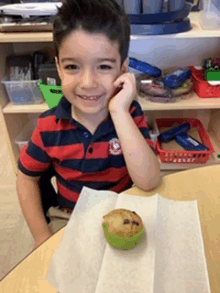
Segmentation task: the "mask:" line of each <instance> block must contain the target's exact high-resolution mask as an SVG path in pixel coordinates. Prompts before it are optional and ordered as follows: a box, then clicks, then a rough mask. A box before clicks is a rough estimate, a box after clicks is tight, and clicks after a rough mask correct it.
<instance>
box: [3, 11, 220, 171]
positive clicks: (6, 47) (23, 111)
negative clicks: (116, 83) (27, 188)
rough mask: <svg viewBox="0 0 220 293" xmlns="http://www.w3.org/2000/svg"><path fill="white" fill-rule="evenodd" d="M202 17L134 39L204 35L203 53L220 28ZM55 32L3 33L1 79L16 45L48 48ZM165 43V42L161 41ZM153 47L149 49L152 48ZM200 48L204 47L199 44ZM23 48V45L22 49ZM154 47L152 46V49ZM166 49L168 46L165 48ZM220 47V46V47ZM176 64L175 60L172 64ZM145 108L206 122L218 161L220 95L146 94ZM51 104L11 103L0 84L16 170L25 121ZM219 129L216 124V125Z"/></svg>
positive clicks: (195, 15)
mask: <svg viewBox="0 0 220 293" xmlns="http://www.w3.org/2000/svg"><path fill="white" fill-rule="evenodd" d="M201 17H202V12H193V13H190V20H191V25H192V30H190V31H189V32H186V33H180V34H175V35H162V36H136V35H135V36H134V35H132V36H131V43H132V41H134V42H138V41H139V40H140V41H141V42H143V41H144V42H145V43H146V47H147V44H148V40H149V39H150V40H155V46H157V48H158V46H160V43H161V44H164V42H167V43H169V40H174V41H175V40H176V41H177V42H178V41H181V39H184V40H185V41H186V43H187V41H190V42H192V41H193V40H194V39H195V40H197V39H202V40H203V39H204V44H206V46H207V47H205V45H204V48H203V49H202V50H203V51H202V52H203V53H204V52H205V50H206V48H207V49H208V48H209V50H210V45H209V40H210V38H212V39H215V40H216V42H219V45H220V30H203V29H202V26H201V24H200V18H201ZM52 41H53V40H52V33H0V52H1V56H0V80H1V79H2V78H3V77H4V75H5V72H6V70H5V67H6V64H5V60H6V57H7V56H8V55H9V54H12V53H15V52H17V50H18V49H17V48H22V50H23V51H25V52H29V51H31V50H33V48H35V47H36V48H37V49H38V50H39V48H48V47H51V46H52ZM161 46H162V45H161ZM212 46H213V47H211V51H212V52H213V55H217V54H218V49H217V48H218V47H219V48H220V46H216V45H215V46H214V45H212ZM151 49H152V48H150V49H149V50H151ZM199 49H201V48H199ZM20 50H21V49H20ZM152 50H153V49H152ZM166 50H167V49H166ZM219 50H220V49H219ZM190 54H191V52H189V51H187V50H186V52H185V54H184V56H182V57H183V58H186V59H187V58H188V59H187V60H190V59H189V57H190ZM172 65H174V66H175V64H172ZM138 101H139V102H140V104H141V106H142V109H143V110H144V111H145V113H146V115H149V116H153V117H154V118H157V117H158V118H159V117H167V118H168V117H194V118H195V117H197V118H198V119H200V121H201V122H202V123H203V125H204V126H205V128H206V130H207V131H208V133H209V136H210V138H211V141H212V143H213V146H214V148H215V153H214V154H213V155H211V156H210V159H209V160H208V162H207V165H213V164H219V163H220V159H219V158H218V154H220V139H219V140H218V134H217V133H216V132H215V131H214V130H213V129H214V127H213V125H214V124H215V126H216V123H219V126H220V122H219V121H218V119H217V118H216V117H218V114H219V115H220V97H219V98H207V99H202V98H199V97H198V96H197V95H196V94H195V93H194V92H193V93H191V94H189V95H188V96H186V97H184V98H182V99H180V100H177V101H176V102H175V103H154V102H150V101H148V100H146V99H144V98H141V97H138ZM48 109H49V107H48V105H47V104H46V103H45V102H44V103H42V104H38V105H14V104H12V103H10V100H9V98H8V97H7V94H6V92H5V89H4V87H3V85H2V84H0V125H1V127H2V128H4V130H5V138H6V141H7V144H8V149H9V152H10V155H11V161H12V164H13V166H14V171H15V172H17V159H18V157H19V152H20V150H19V148H18V146H17V145H16V144H15V142H14V141H15V138H16V137H17V135H18V134H19V133H20V132H21V130H22V128H23V127H24V126H25V124H26V123H27V122H28V121H29V120H30V119H31V115H35V116H36V115H38V114H40V113H42V112H44V111H46V110H48ZM215 129H216V127H215ZM199 166H204V164H169V163H167V164H165V163H161V170H162V171H163V172H175V171H177V170H178V171H179V170H184V169H188V168H197V167H199Z"/></svg>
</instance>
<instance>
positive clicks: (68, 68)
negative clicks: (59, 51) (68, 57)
mask: <svg viewBox="0 0 220 293" xmlns="http://www.w3.org/2000/svg"><path fill="white" fill-rule="evenodd" d="M64 68H65V69H67V70H75V69H77V65H74V64H71V65H66V66H65V67H64Z"/></svg>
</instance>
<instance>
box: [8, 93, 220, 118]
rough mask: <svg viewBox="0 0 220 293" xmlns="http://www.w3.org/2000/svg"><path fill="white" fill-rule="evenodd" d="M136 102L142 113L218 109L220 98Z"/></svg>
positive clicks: (20, 108) (32, 109)
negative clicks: (169, 101) (172, 101)
mask: <svg viewBox="0 0 220 293" xmlns="http://www.w3.org/2000/svg"><path fill="white" fill-rule="evenodd" d="M137 100H138V102H139V103H140V104H141V107H142V109H143V111H155V110H187V109H189V110H193V109H194V110H199V109H220V97H219V98H206V99H202V98H199V97H198V96H197V94H195V93H192V94H190V95H189V96H187V97H184V98H181V99H180V100H177V101H176V102H175V103H154V102H151V101H148V100H147V99H146V98H141V97H138V98H137ZM48 109H49V107H48V105H47V103H46V102H44V103H42V104H37V105H36V104H35V105H15V104H12V103H8V104H7V105H6V106H5V107H4V108H3V113H41V112H44V111H46V110H48Z"/></svg>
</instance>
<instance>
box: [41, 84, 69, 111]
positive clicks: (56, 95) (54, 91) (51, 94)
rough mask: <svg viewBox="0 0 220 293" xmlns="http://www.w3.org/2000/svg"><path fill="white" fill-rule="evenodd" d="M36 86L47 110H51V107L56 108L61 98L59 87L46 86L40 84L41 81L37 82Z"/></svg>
mask: <svg viewBox="0 0 220 293" xmlns="http://www.w3.org/2000/svg"><path fill="white" fill-rule="evenodd" d="M38 86H39V88H40V90H41V93H42V95H43V96H44V99H45V101H46V102H47V104H48V106H49V108H50V109H51V108H53V107H56V106H57V105H58V103H59V101H60V99H61V98H62V97H63V93H62V88H61V86H57V85H47V84H44V83H42V81H39V82H38Z"/></svg>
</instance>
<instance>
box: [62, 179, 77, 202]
mask: <svg viewBox="0 0 220 293" xmlns="http://www.w3.org/2000/svg"><path fill="white" fill-rule="evenodd" d="M57 189H58V192H59V194H60V195H62V196H63V197H65V198H66V199H68V200H70V201H73V202H77V200H78V198H79V194H78V193H77V192H74V191H72V190H70V189H68V188H66V187H65V186H63V185H62V184H61V183H60V182H59V181H57Z"/></svg>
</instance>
